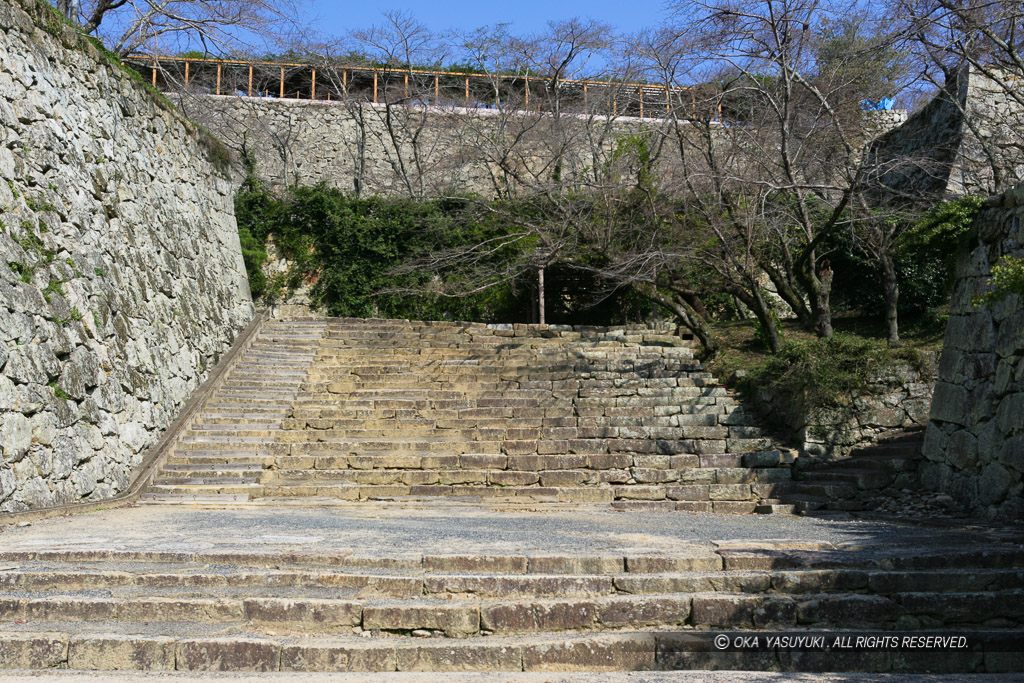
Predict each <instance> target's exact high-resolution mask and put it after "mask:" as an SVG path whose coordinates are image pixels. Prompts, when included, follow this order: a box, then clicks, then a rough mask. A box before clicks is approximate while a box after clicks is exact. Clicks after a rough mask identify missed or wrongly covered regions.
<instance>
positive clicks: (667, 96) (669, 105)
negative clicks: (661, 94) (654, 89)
mask: <svg viewBox="0 0 1024 683" xmlns="http://www.w3.org/2000/svg"><path fill="white" fill-rule="evenodd" d="M670 92H671V91H670V90H669V89H668V86H667V85H666V86H665V116H666V117H668V116H671V114H672V97H671V95H670V94H669V93H670Z"/></svg>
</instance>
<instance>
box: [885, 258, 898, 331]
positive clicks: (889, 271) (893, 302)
mask: <svg viewBox="0 0 1024 683" xmlns="http://www.w3.org/2000/svg"><path fill="white" fill-rule="evenodd" d="M881 260H882V273H883V275H882V287H883V289H884V292H885V326H886V328H887V330H888V333H889V340H888V341H889V346H890V347H895V346H899V345H900V323H899V309H898V306H899V302H900V285H899V282H898V281H897V279H896V265H895V264H894V263H893V262H892V255H891V254H889V253H883V254H882V259H881Z"/></svg>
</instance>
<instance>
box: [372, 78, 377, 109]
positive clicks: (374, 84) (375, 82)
mask: <svg viewBox="0 0 1024 683" xmlns="http://www.w3.org/2000/svg"><path fill="white" fill-rule="evenodd" d="M373 103H374V104H377V72H376V71H374V72H373Z"/></svg>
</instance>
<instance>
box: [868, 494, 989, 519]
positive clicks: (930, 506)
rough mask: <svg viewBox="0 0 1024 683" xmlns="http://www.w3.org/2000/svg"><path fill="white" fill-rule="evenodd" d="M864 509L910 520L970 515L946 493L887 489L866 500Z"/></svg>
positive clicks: (962, 517)
mask: <svg viewBox="0 0 1024 683" xmlns="http://www.w3.org/2000/svg"><path fill="white" fill-rule="evenodd" d="M866 509H868V510H872V511H874V512H882V513H887V514H891V515H896V516H899V517H901V518H904V519H910V520H953V519H958V520H962V519H967V518H970V517H971V516H972V515H971V513H970V512H969V511H968V510H967V509H966V508H964V507H962V506H961V505H959V504H958V503H957V502H956V501H955V500H954V499H953V497H952V496H950V495H949V494H948V493H936V492H931V491H912V490H910V489H902V490H900V491H894V490H891V489H890V490H887V491H882V492H879V493H878V494H876V495H875V496H874V497H873V498H871V499H870V500H868V501H867V506H866Z"/></svg>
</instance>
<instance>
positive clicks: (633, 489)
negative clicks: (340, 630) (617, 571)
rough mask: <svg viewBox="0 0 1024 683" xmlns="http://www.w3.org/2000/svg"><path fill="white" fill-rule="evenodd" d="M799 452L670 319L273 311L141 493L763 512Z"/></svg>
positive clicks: (178, 497) (166, 497) (169, 497)
mask: <svg viewBox="0 0 1024 683" xmlns="http://www.w3.org/2000/svg"><path fill="white" fill-rule="evenodd" d="M790 465H791V460H789V459H787V458H783V457H782V456H781V455H780V454H779V453H778V452H777V451H775V450H774V449H773V445H772V442H771V441H770V439H768V438H766V437H765V435H764V434H763V433H762V432H761V430H760V429H758V428H757V427H756V426H755V425H754V424H753V420H752V419H751V417H750V416H749V415H747V414H746V413H745V412H744V411H743V410H742V408H740V407H739V406H738V405H737V404H736V403H735V401H734V400H733V399H732V398H731V397H730V396H729V395H728V392H726V391H725V389H724V388H722V387H721V386H719V385H718V384H717V383H716V382H715V380H714V378H713V376H712V375H711V374H710V373H708V372H706V371H705V370H704V369H703V367H702V366H701V364H700V363H699V362H698V361H696V360H695V359H694V358H693V353H692V349H691V348H689V347H688V344H687V343H685V342H683V341H682V340H680V339H678V338H677V337H673V336H671V335H666V334H664V333H663V331H659V330H654V329H650V328H635V329H625V328H623V329H605V330H601V329H596V328H595V329H590V328H558V327H537V326H522V325H509V326H502V325H498V326H487V325H478V324H468V323H421V322H412V323H410V322H408V321H379V320H337V319H316V320H314V319H310V320H295V321H270V322H268V323H265V324H264V326H263V328H262V329H261V330H260V331H259V332H258V333H257V335H256V337H255V339H254V340H253V342H252V343H250V345H249V346H248V347H247V349H246V351H245V352H244V353H243V354H242V356H241V357H240V358H239V359H238V361H237V363H236V365H235V366H234V368H233V369H232V371H231V372H230V373H229V374H228V375H227V376H226V377H225V378H224V379H223V380H222V381H221V383H220V385H219V386H217V387H216V388H215V390H214V392H213V394H212V395H211V397H210V398H209V399H208V400H207V401H206V403H205V405H204V406H203V407H202V408H201V410H200V411H199V414H198V415H197V416H196V417H195V418H194V419H193V421H192V423H191V424H190V425H189V427H188V429H186V430H184V431H183V432H182V433H181V434H180V435H179V436H178V437H177V439H176V442H175V443H174V445H173V448H172V450H171V453H170V455H169V456H167V457H166V458H165V460H164V466H163V468H162V470H161V471H160V472H158V474H157V476H156V478H155V479H154V480H153V482H152V485H151V486H150V488H149V489H147V491H146V495H145V496H144V499H145V500H148V501H156V500H160V501H175V502H188V501H189V500H193V501H196V502H200V501H202V500H211V501H218V500H222V499H244V500H247V501H251V500H256V499H269V498H278V499H295V498H300V497H303V496H308V497H311V498H317V499H320V500H326V499H330V500H340V501H345V500H370V499H376V500H380V499H401V498H417V499H425V498H429V499H442V498H472V499H479V500H482V499H484V498H488V499H490V498H498V497H501V498H510V499H517V498H520V499H531V500H538V501H541V500H547V501H559V502H575V503H595V502H600V503H618V504H620V507H621V506H622V505H626V504H629V505H633V504H636V505H640V504H643V505H652V506H653V505H657V506H661V507H660V508H659V509H671V510H675V509H680V510H682V509H686V510H688V511H700V512H711V511H716V510H717V511H722V512H724V511H728V512H749V511H751V510H752V509H753V505H754V503H756V502H757V501H758V500H759V499H761V498H763V497H765V496H768V495H773V496H775V495H782V493H784V492H785V490H784V487H782V486H781V485H782V484H785V483H786V482H788V480H789V479H790V476H791V472H790V469H789V466H790ZM190 497H191V498H190Z"/></svg>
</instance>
